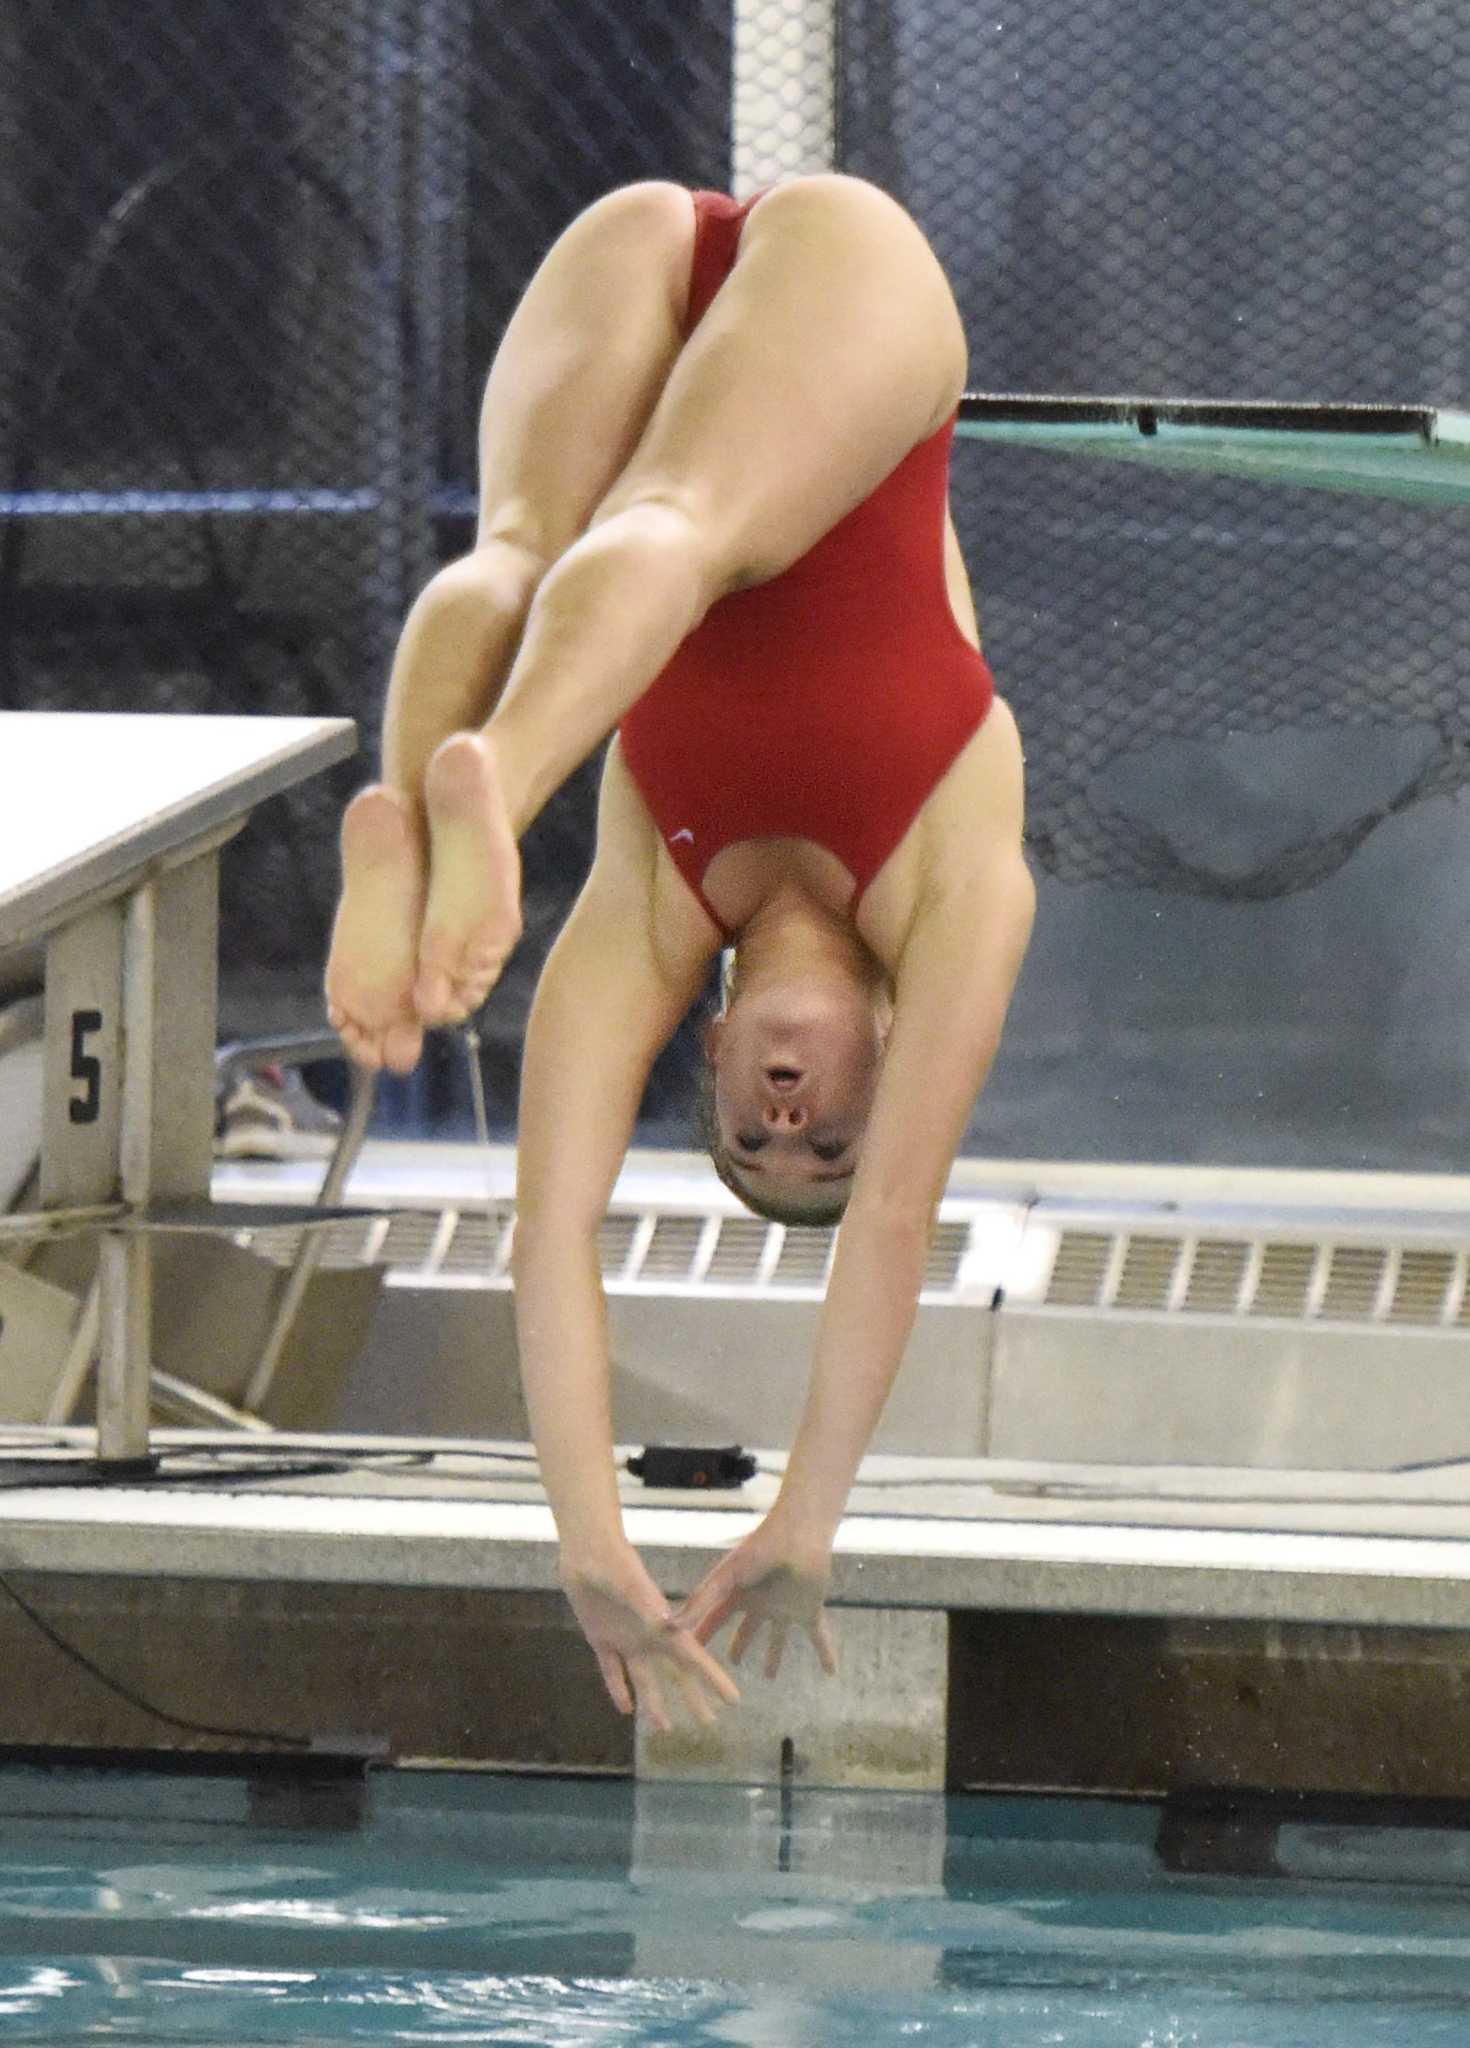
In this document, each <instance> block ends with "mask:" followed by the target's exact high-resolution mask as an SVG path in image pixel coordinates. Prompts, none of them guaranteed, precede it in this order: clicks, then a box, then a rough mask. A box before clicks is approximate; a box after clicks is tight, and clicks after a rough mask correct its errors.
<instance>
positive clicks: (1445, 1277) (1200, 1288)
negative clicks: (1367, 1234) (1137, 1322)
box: [1044, 1230, 1470, 1329]
mask: <svg viewBox="0 0 1470 2048" xmlns="http://www.w3.org/2000/svg"><path fill="white" fill-rule="evenodd" d="M1467 1272H1470V1254H1467V1253H1464V1252H1454V1251H1449V1250H1436V1249H1434V1248H1432V1247H1428V1246H1418V1247H1413V1246H1399V1245H1397V1244H1392V1243H1390V1244H1331V1245H1328V1244H1321V1243H1313V1242H1311V1241H1310V1240H1309V1239H1289V1238H1269V1239H1264V1240H1262V1239H1256V1240H1252V1239H1249V1238H1239V1237H1221V1238H1208V1237H1206V1238H1199V1239H1195V1238H1194V1237H1193V1235H1192V1233H1187V1232H1181V1234H1180V1235H1179V1236H1178V1237H1171V1236H1168V1235H1167V1234H1165V1233H1164V1232H1162V1231H1135V1232H1131V1233H1129V1232H1122V1231H1118V1232H1109V1231H1105V1230H1064V1231H1063V1232H1062V1233H1061V1235H1060V1237H1059V1239H1058V1241H1057V1247H1056V1251H1055V1254H1054V1257H1053V1263H1052V1270H1051V1276H1050V1280H1049V1282H1048V1285H1047V1290H1046V1297H1045V1303H1044V1306H1046V1307H1047V1308H1092V1309H1120V1310H1127V1311H1132V1312H1134V1313H1138V1314H1165V1313H1172V1312H1174V1311H1175V1310H1184V1311H1185V1312H1187V1313H1192V1314H1195V1315H1225V1316H1228V1315H1249V1316H1256V1317H1270V1318H1272V1319H1273V1320H1275V1321H1278V1322H1336V1323H1378V1324H1394V1323H1397V1324H1409V1325H1417V1326H1419V1327H1421V1328H1429V1329H1444V1328H1455V1327H1459V1328H1462V1329H1470V1287H1467Z"/></svg>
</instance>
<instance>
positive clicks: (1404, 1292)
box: [1388, 1251, 1459, 1323]
mask: <svg viewBox="0 0 1470 2048" xmlns="http://www.w3.org/2000/svg"><path fill="white" fill-rule="evenodd" d="M1458 1264H1459V1260H1458V1259H1457V1258H1456V1256H1455V1254H1454V1253H1453V1252H1428V1251H1406V1252H1403V1253H1401V1254H1400V1256H1399V1270H1398V1277H1397V1279H1396V1280H1395V1282H1394V1290H1393V1300H1392V1301H1391V1302H1390V1303H1389V1306H1388V1320H1389V1321H1390V1322H1391V1323H1439V1322H1441V1321H1442V1320H1443V1318H1444V1313H1445V1309H1446V1308H1447V1306H1448V1305H1449V1295H1450V1286H1451V1283H1452V1282H1453V1280H1454V1278H1455V1269H1456V1267H1457V1266H1458Z"/></svg>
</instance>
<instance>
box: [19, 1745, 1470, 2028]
mask: <svg viewBox="0 0 1470 2048" xmlns="http://www.w3.org/2000/svg"><path fill="white" fill-rule="evenodd" d="M1159 1827H1160V1813H1159V1810H1158V1809H1156V1808H1153V1807H1150V1806H1148V1805H1146V1804H1134V1805H1118V1804H1111V1803H1104V1802H1100V1801H1077V1800H1045V1799H997V1798H984V1799H979V1798H972V1799H960V1800H949V1801H944V1800H940V1799H937V1798H929V1797H924V1796H918V1795H881V1794H866V1793H861V1794H859V1793H802V1792H795V1793H787V1794H786V1795H784V1796H783V1795H782V1794H781V1793H779V1792H771V1791H747V1790H743V1789H732V1788H729V1787H691V1786H641V1787H635V1786H634V1785H632V1784H630V1783H628V1782H626V1781H621V1780H618V1781H611V1780H582V1781H577V1780H565V1779H526V1778H501V1777H490V1776H466V1775H462V1774H449V1773H438V1772H427V1773H408V1772H403V1773H386V1772H385V1773H382V1774H380V1775H377V1776H375V1777H374V1778H373V1779H372V1780H371V1781H370V1782H369V1785H368V1789H367V1792H366V1795H365V1798H364V1799H363V1800H362V1801H361V1802H359V1801H358V1799H356V1798H355V1797H354V1794H353V1790H352V1788H351V1787H338V1788H332V1787H328V1788H326V1789H325V1790H324V1791H320V1792H307V1793H302V1792H301V1790H300V1789H299V1788H297V1789H293V1788H292V1787H291V1786H290V1785H286V1786H284V1787H281V1786H275V1785H269V1784H261V1783H259V1782H255V1783H251V1782H246V1781H241V1780H239V1779H233V1778H225V1777H203V1776H200V1777H179V1776H160V1775H152V1774H147V1775H145V1774H139V1773H135V1772H120V1771H107V1770H96V1771H93V1770H77V1769H74V1768H69V1769H67V1770H65V1771H45V1770H37V1769H29V1768H27V1769H11V1770H8V1771H3V1772H0V1842H3V1849H0V1904H3V1908H4V1910H3V1915H0V2039H3V2040H4V2041H5V2042H6V2043H7V2044H9V2043H48V2044H56V2043H61V2042H78V2041H82V2040H89V2041H91V2040H99V2039H100V2040H109V2039H115V2040H117V2041H127V2042H132V2043H157V2044H164V2043H167V2044H170V2048H176V2044H184V2043H197V2044H204V2043H211V2044H212V2043H223V2042H229V2043H234V2044H240V2048H244V2044H252V2048H253V2044H256V2043H272V2042H282V2043H284V2042H291V2043H298V2044H303V2043H312V2044H317V2048H325V2044H327V2043H337V2042H341V2043H348V2042H353V2043H355V2042H378V2043H384V2042H393V2041H400V2042H405V2043H419V2042H423V2043H428V2042H436V2043H439V2042H497V2043H499V2042H505V2043H521V2044H538V2048H581V2044H584V2043H585V2044H593V2043H595V2044H598V2048H654V2044H658V2048H676V2044H677V2048H687V2044H715V2043H738V2044H744V2048H757V2044H759V2048H848V2044H851V2048H858V2044H863V2048H888V2044H894V2048H898V2044H909V2043H918V2044H921V2048H969V2044H979V2043H984V2044H986V2048H989V2044H995V2048H1043V2044H1046V2048H1318V2044H1320V2048H1328V2044H1331V2048H1343V2044H1344V2043H1348V2044H1352V2048H1357V2044H1360V2043H1361V2044H1371V2048H1378V2044H1394V2048H1397V2044H1400V2043H1403V2044H1405V2048H1407V2044H1409V2043H1414V2044H1416V2048H1420V2044H1428V2048H1439V2044H1460V2043H1470V1889H1467V1888H1466V1878H1467V1873H1470V1862H1467V1859H1466V1848H1465V1841H1464V1838H1463V1837H1461V1836H1458V1835H1455V1834H1454V1833H1453V1832H1451V1831H1441V1832H1439V1833H1437V1834H1430V1833H1421V1834H1414V1833H1402V1832H1401V1833H1399V1834H1397V1835H1395V1834H1394V1833H1393V1832H1392V1831H1390V1832H1389V1833H1388V1834H1387V1835H1385V1834H1383V1833H1382V1832H1381V1831H1377V1832H1370V1831H1367V1830H1359V1829H1352V1828H1347V1829H1342V1828H1339V1829H1335V1830H1334V1829H1325V1830H1319V1831H1317V1832H1316V1834H1315V1835H1314V1834H1313V1831H1311V1830H1305V1829H1304V1830H1300V1831H1299V1839H1298V1840H1297V1842H1296V1845H1295V1847H1294V1849H1293V1850H1292V1855H1291V1857H1288V1859H1287V1860H1288V1862H1290V1861H1291V1860H1292V1858H1294V1859H1295V1863H1296V1865H1297V1867H1299V1868H1301V1869H1302V1870H1305V1871H1310V1870H1311V1869H1313V1868H1314V1867H1324V1868H1336V1869H1340V1870H1347V1871H1356V1872H1359V1873H1360V1875H1358V1876H1357V1877H1353V1878H1349V1879H1344V1878H1341V1877H1331V1878H1321V1877H1315V1878H1314V1877H1310V1876H1304V1877H1293V1878H1276V1879H1271V1880H1259V1879H1252V1880H1242V1879H1233V1878H1219V1877H1208V1878H1207V1877H1199V1876H1182V1875H1179V1874H1178V1873H1177V1872H1173V1871H1170V1870H1169V1869H1167V1868H1166V1867H1165V1862H1164V1860H1162V1859H1161V1857H1160V1854H1159V1849H1158V1843H1159ZM1285 1833H1286V1831H1283V1839H1284V1836H1285ZM1314 1858H1315V1859H1316V1862H1315V1865H1314ZM1369 1872H1373V1873H1376V1875H1375V1877H1374V1878H1373V1879H1372V1880H1371V1881H1370V1880H1369V1879H1368V1878H1366V1877H1365V1875H1363V1874H1362V1873H1369ZM1436 1876H1438V1878H1439V1879H1440V1880H1442V1881H1439V1882H1434V1881H1425V1880H1426V1877H1427V1878H1429V1879H1431V1880H1432V1879H1434V1878H1435V1877H1436Z"/></svg>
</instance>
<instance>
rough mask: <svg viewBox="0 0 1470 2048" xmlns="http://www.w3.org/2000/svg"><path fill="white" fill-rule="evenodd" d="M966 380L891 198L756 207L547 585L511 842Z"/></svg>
mask: <svg viewBox="0 0 1470 2048" xmlns="http://www.w3.org/2000/svg"><path fill="white" fill-rule="evenodd" d="M964 368H965V347H964V334H963V330H962V327H961V324H960V319H959V315H958V312H957V311H956V308H955V304H954V300H953V297H952V295H951V293H950V290H949V286H948V284H947V282H946V280H945V277H944V274H943V272H942V270H941V269H940V267H939V264H938V263H937V261H936V260H935V258H934V255H933V253H932V251H931V250H930V249H929V246H928V244H927V243H926V242H925V240H924V238H923V236H922V235H921V233H920V232H919V230H918V228H917V227H916V226H915V225H914V223H913V222H912V221H911V220H910V219H909V217H908V215H907V214H905V213H904V212H903V210H902V209H901V208H900V207H899V206H897V205H896V204H895V203H894V202H893V201H892V200H891V199H889V198H887V197H886V196H885V195H884V194H883V193H881V192H879V191H878V190H877V189H876V188H875V187H873V186H871V185H867V184H864V183H862V182H861V181H859V180H856V179H851V178H844V177H841V176H820V177H814V178H806V179H801V180H798V181H796V182H795V183H793V184H790V185H785V186H781V187H779V188H778V189H777V190H776V191H774V192H772V193H769V194H768V195H767V196H766V197H765V198H763V199H762V200H761V201H760V202H759V203H758V204H757V205H756V206H755V207H754V208H753V209H752V211H751V213H750V216H749V218H748V220H747V222H746V225H745V229H744V233H743V236H742V239H741V245H740V250H739V254H738V256H737V258H736V261H735V264H734V267H733V269H732V271H731V273H730V275H729V277H728V278H727V279H726V281H725V283H724V285H723V286H722V287H721V289H720V291H719V292H718V293H717V295H716V297H715V299H714V302H713V304H712V305H711V307H710V309H709V311H708V312H707V313H706V314H705V316H704V318H703V320H702V321H701V322H700V324H699V326H698V327H697V328H696V329H695V331H694V333H693V334H692V335H691V336H690V338H689V340H688V341H687V343H686V344H685V346H684V348H683V349H682V350H681V352H680V353H679V356H678V358H677V360H676V361H675V362H674V364H673V366H672V368H671V370H670V372H669V375H668V379H667V382H666V383H665V385H664V387H663V390H662V392H661V394H660V396H659V399H658V403H657V405H656V406H655V408H654V410H653V414H652V417H651V419H650V421H649V423H648V427H647V430H646V431H645V433H644V434H643V436H642V438H641V440H640V441H639V443H638V446H637V449H636V450H635V452H634V453H633V455H632V457H631V459H630V461H629V462H628V464H627V467H626V468H625V469H624V470H623V472H622V474H621V475H620V476H619V478H618V479H617V481H616V482H615V483H614V484H613V485H612V488H611V490H610V491H609V493H608V495H607V496H606V497H605V498H604V500H603V501H602V503H601V504H600V505H599V507H598V509H597V512H596V514H595V516H594V517H593V519H592V521H591V523H590V524H589V526H588V528H587V531H586V532H585V533H584V534H583V536H582V537H581V539H580V540H578V541H576V542H575V543H574V544H573V545H572V546H571V547H570V548H568V549H567V550H566V552H565V553H564V554H562V555H561V556H560V558H559V559H558V560H557V562H556V563H555V564H554V566H553V567H552V568H551V569H550V570H549V571H548V573H547V575H546V576H545V577H544V578H543V580H542V582H541V583H540V585H539V586H538V589H537V592H536V596H535V599H534V600H533V602H532V605H531V610H530V613H529V616H528V618H527V621H526V626H525V630H524V632H523V634H522V636H521V643H520V647H519V649H518V651H517V654H516V658H515V661H514V663H513V664H512V667H511V672H510V676H509V678H508V680H507V682H506V686H505V689H504V691H503V693H502V695H501V697H500V700H499V702H498V704H497V706H496V708H495V711H494V713H493V715H492V717H491V719H490V721H489V725H488V728H487V730H488V734H489V738H490V740H491V742H492V744H493V746H494V748H495V750H496V758H497V761H498V764H499V771H500V774H501V777H502V781H503V786H504V790H505V797H506V803H507V814H508V817H509V820H510V823H511V825H512V827H513V828H514V830H515V831H516V832H517V833H519V832H520V831H522V830H523V829H524V828H525V826H526V825H527V824H528V823H529V821H530V819H531V818H532V817H533V816H534V815H535V813H536V812H537V810H539V809H540V807H541V805H542V804H543V803H544V802H545V801H546V799H547V797H548V796H549V795H550V794H551V792H552V791H553V790H554V789H556V788H557V786H558V785H559V784H560V783H561V781H562V780H563V779H564V778H565V777H566V776H567V775H568V774H569V773H570V772H571V770H572V769H573V768H575V767H576V765H577V764H578V762H580V761H581V760H583V759H584V758H585V757H586V755H587V754H588V753H589V752H590V751H591V750H592V748H593V747H595V746H596V744H597V743H598V741H599V740H600V739H602V738H603V736H604V735H605V734H606V733H607V732H608V731H609V730H610V729H611V728H612V727H613V726H614V725H616V723H617V721H618V720H619V719H620V718H621V717H622V715H623V713H624V712H625V711H626V710H627V709H628V708H629V706H630V705H632V704H633V703H634V702H635V701H636V700H637V698H638V697H639V696H640V695H641V693H642V692H643V690H644V689H645V688H646V687H647V686H648V684H649V683H650V682H651V681H652V680H653V678H654V677H655V676H656V675H657V674H658V672H659V670H660V669H661V668H662V666H663V665H664V663H665V662H666V661H667V660H668V659H669V657H670V656H671V655H672V654H673V652H674V650H675V649H676V648H677V646H678V645H679V643H680V641H681V640H682V639H683V637H684V636H685V634H686V633H688V632H689V630H690V629H691V628H692V627H693V626H694V625H695V624H697V623H698V621H699V619H700V618H701V617H702V616H703V614H704V612H705V611H706V610H707V608H708V606H709V605H710V604H711V603H712V602H713V601H714V600H715V599H716V598H717V597H719V596H721V595H723V594H724V593H726V592H728V591H731V590H734V589H738V588H740V587H742V586H743V585H747V584H751V583H758V582H763V581H766V580H768V579H769V578H771V577H773V576H776V575H779V574H780V572H781V571H782V570H783V569H785V568H787V567H788V566H789V565H790V564H791V563H792V562H793V561H795V560H796V559H797V558H798V557H799V556H800V555H802V554H804V553H805V552H806V550H807V549H808V548H810V547H812V546H813V545H814V544H815V543H816V542H817V541H818V540H819V539H820V538H821V537H822V535H823V534H825V533H826V532H827V531H828V530H829V529H830V528H831V527H832V526H834V525H835V524H836V523H837V521H838V520H839V519H841V518H843V517H844V516H845V514H846V513H848V512H849V511H851V510H852V509H853V507H854V506H856V505H857V504H859V503H860V502H861V501H862V499H863V498H865V497H866V496H867V495H868V494H869V493H870V492H871V491H872V490H873V489H874V488H875V487H876V486H877V485H878V484H879V483H880V482H881V481H882V479H883V478H884V477H885V476H886V475H887V474H888V473H889V471H890V470H892V469H893V468H894V467H895V466H896V464H897V463H898V462H900V461H901V460H902V458H903V457H904V456H905V455H906V454H907V453H908V451H909V449H910V448H912V447H913V446H914V445H915V443H916V442H918V441H920V440H922V439H923V438H924V437H925V436H926V435H927V434H929V433H931V432H933V431H934V430H935V429H936V428H937V427H938V426H939V425H940V424H941V423H942V421H943V420H944V419H945V418H946V417H947V416H948V414H949V412H950V411H951V410H952V408H953V406H954V404H955V402H956V400H957V399H958V397H959V394H960V391H961V390H962V388H963V384H964ZM939 542H940V536H938V535H936V537H935V545H936V554H937V550H938V547H939ZM773 769H774V771H775V772H779V764H773Z"/></svg>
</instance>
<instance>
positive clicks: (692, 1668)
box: [561, 1549, 740, 1735]
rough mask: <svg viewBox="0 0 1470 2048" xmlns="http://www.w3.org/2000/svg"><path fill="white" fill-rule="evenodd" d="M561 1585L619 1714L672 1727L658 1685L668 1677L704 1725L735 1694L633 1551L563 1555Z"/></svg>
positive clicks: (726, 1676)
mask: <svg viewBox="0 0 1470 2048" xmlns="http://www.w3.org/2000/svg"><path fill="white" fill-rule="evenodd" d="M561 1583H562V1590H563V1591H564V1592H565V1594H566V1596H567V1598H568V1600H569V1601H570V1602H571V1604H572V1612H573V1613H574V1614H575V1615H576V1617H577V1620H578V1622H579V1623H580V1624H581V1628H582V1633H583V1635H584V1636H586V1638H587V1640H588V1642H589V1643H590V1644H591V1645H592V1650H593V1654H594V1655H595V1656H596V1658H597V1662H598V1665H599V1666H600V1668H601V1671H602V1676H603V1682H604V1683H605V1684H606V1686H607V1689H608V1692H609V1693H610V1694H611V1696H612V1703H613V1705H614V1706H615V1707H616V1708H617V1710H618V1712H619V1713H620V1714H631V1713H634V1712H641V1713H642V1715H643V1717H644V1719H645V1720H646V1721H647V1723H648V1725H649V1726H650V1727H651V1728H655V1729H657V1730H658V1731H659V1732H660V1733H661V1734H665V1735H666V1734H668V1733H669V1731H670V1730H671V1729H672V1727H673V1725H674V1724H673V1720H672V1718H671V1716H670V1713H669V1709H668V1706H667V1703H666V1699H665V1690H664V1688H665V1686H666V1684H667V1683H668V1682H669V1681H670V1680H672V1681H673V1683H674V1684H675V1685H676V1686H677V1687H678V1689H679V1691H680V1692H681V1693H682V1694H683V1696H684V1704H685V1706H686V1707H687V1708H688V1710H689V1712H690V1714H691V1715H692V1716H693V1717H694V1719H695V1720H696V1721H698V1722H700V1723H701V1724H702V1725H703V1726H704V1727H706V1728H707V1727H709V1726H710V1725H711V1724H712V1723H713V1722H714V1720H715V1718H716V1716H717V1715H718V1713H719V1703H720V1702H721V1701H725V1702H731V1703H733V1702H734V1701H735V1700H738V1699H739V1697H740V1688H739V1687H738V1686H737V1685H736V1683H735V1681H734V1679H733V1678H731V1676H730V1674H729V1672H728V1671H726V1670H725V1669H724V1668H723V1667H722V1666H721V1665H720V1664H719V1663H717V1662H716V1660H715V1659H714V1658H713V1657H712V1656H711V1655H710V1653H709V1651H708V1650H707V1649H705V1647H704V1645H703V1644H702V1643H701V1642H700V1641H699V1640H698V1639H697V1637H696V1636H695V1633H694V1631H693V1629H692V1628H691V1627H690V1626H689V1625H688V1623H687V1622H685V1621H684V1620H683V1619H682V1617H680V1616H678V1615H676V1614H675V1613H674V1611H673V1609H672V1607H671V1606H670V1605H669V1602H668V1601H667V1600H666V1599H665V1598H664V1596H663V1594H662V1593H661V1592H660V1591H659V1589H658V1587H657V1586H656V1585H655V1584H654V1583H653V1580H652V1579H651V1578H650V1577H649V1576H648V1573H647V1571H646V1570H645V1569H644V1566H643V1562H642V1560H641V1559H640V1557H639V1556H638V1553H637V1552H636V1551H635V1550H631V1549H629V1550H628V1551H626V1552H625V1553H621V1554H618V1555H617V1556H614V1557H612V1558H600V1559H598V1561H597V1562H596V1563H595V1564H591V1563H584V1564H579V1563H576V1562H572V1561H569V1560H568V1559H566V1558H565V1556H564V1557H563V1560H562V1565H561Z"/></svg>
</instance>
